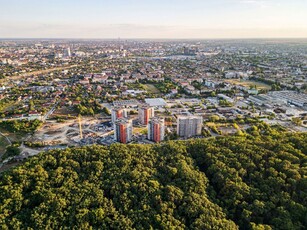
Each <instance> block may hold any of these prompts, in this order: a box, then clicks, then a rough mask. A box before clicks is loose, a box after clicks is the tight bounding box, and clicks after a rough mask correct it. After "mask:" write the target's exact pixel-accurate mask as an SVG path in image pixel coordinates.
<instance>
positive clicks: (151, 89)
mask: <svg viewBox="0 0 307 230" xmlns="http://www.w3.org/2000/svg"><path fill="white" fill-rule="evenodd" d="M145 87H146V90H147V92H148V93H152V94H157V93H160V91H159V90H158V89H157V87H155V86H154V85H153V84H146V85H145Z"/></svg>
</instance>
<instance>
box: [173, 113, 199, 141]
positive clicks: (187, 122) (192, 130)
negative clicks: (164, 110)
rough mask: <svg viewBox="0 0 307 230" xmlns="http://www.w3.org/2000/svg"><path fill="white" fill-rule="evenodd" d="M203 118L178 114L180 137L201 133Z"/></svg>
mask: <svg viewBox="0 0 307 230" xmlns="http://www.w3.org/2000/svg"><path fill="white" fill-rule="evenodd" d="M202 126H203V118H202V117H200V116H178V118H177V134H178V136H180V137H184V138H189V137H193V136H199V135H201V130H202Z"/></svg>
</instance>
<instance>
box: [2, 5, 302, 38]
mask: <svg viewBox="0 0 307 230" xmlns="http://www.w3.org/2000/svg"><path fill="white" fill-rule="evenodd" d="M119 37H120V38H168V39H172V38H176V39H188V38H194V39H201V38H307V0H0V38H85V39H86V38H119Z"/></svg>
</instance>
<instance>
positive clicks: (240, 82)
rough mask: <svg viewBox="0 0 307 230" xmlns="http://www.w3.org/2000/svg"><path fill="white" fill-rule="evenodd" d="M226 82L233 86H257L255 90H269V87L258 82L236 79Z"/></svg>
mask: <svg viewBox="0 0 307 230" xmlns="http://www.w3.org/2000/svg"><path fill="white" fill-rule="evenodd" d="M227 82H229V83H231V84H235V85H242V86H245V87H250V86H255V85H256V86H257V89H258V90H259V89H264V90H270V89H271V86H269V85H267V84H265V83H261V82H258V81H250V80H238V79H233V80H227Z"/></svg>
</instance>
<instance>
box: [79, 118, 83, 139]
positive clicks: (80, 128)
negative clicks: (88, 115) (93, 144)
mask: <svg viewBox="0 0 307 230" xmlns="http://www.w3.org/2000/svg"><path fill="white" fill-rule="evenodd" d="M78 120H79V130H80V139H81V140H82V139H83V134H82V123H81V115H80V114H79V117H78Z"/></svg>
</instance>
